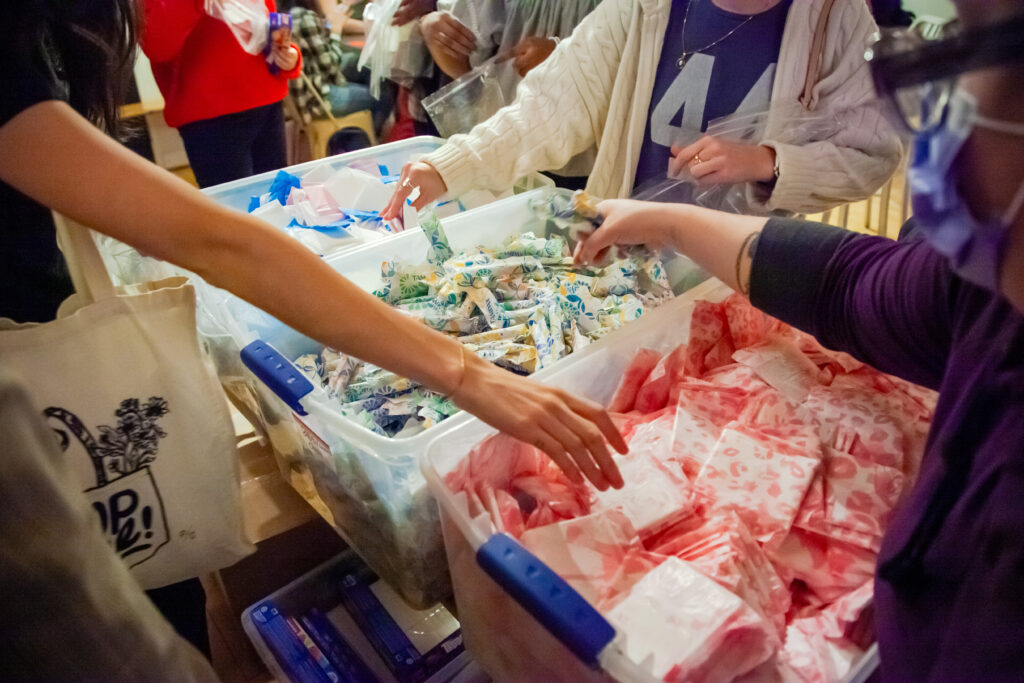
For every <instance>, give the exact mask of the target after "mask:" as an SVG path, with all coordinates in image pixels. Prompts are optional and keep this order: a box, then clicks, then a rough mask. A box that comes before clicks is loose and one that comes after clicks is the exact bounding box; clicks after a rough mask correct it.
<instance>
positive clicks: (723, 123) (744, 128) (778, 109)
mask: <svg viewBox="0 0 1024 683" xmlns="http://www.w3.org/2000/svg"><path fill="white" fill-rule="evenodd" d="M769 119H771V120H776V121H785V122H786V125H785V126H783V127H781V128H779V129H778V130H776V131H773V132H772V135H771V139H772V141H773V142H777V143H779V144H808V143H811V142H820V141H822V140H828V139H830V138H832V137H833V136H835V134H836V133H837V132H838V131H839V127H840V121H839V117H838V116H836V114H835V113H834V112H830V111H814V112H809V111H807V110H806V109H804V108H803V107H802V106H800V105H799V104H798V103H795V104H786V105H775V106H773V107H772V108H770V109H767V110H763V111H757V112H746V113H742V114H741V113H737V114H730V115H729V116H722V117H719V118H717V119H713V120H712V121H709V122H708V126H707V129H706V130H705V131H704V135H707V136H710V137H715V138H719V139H721V140H727V141H729V142H742V143H747V144H750V145H756V144H758V143H759V142H760V141H761V140H764V139H765V137H766V135H767V130H768V121H769ZM692 142H694V140H693V139H688V140H678V141H676V144H677V145H688V144H690V143H692ZM680 185H685V186H688V187H682V186H680ZM643 191H656V192H657V193H659V194H661V195H664V194H665V193H672V196H674V197H678V199H672V200H667V199H658V200H654V201H682V202H685V203H688V204H696V205H697V206H704V207H707V208H709V209H717V210H719V211H726V212H728V213H742V214H749V213H756V211H754V210H753V208H752V207H751V206H750V202H749V200H748V198H747V184H746V183H739V184H721V185H713V186H711V187H701V186H699V185H698V184H697V183H696V181H695V180H694V178H693V177H692V176H691V175H690V173H689V172H688V171H685V172H684V173H683V175H681V176H679V177H677V178H668V179H666V180H662V181H652V182H650V183H646V184H645V185H643V186H641V187H640V188H638V192H643Z"/></svg>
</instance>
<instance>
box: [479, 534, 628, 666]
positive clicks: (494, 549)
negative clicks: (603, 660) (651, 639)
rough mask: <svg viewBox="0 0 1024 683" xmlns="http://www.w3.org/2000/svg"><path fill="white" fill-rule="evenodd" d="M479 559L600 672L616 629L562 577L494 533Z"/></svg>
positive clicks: (510, 539) (531, 555) (520, 602)
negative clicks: (601, 663)
mask: <svg viewBox="0 0 1024 683" xmlns="http://www.w3.org/2000/svg"><path fill="white" fill-rule="evenodd" d="M476 560H477V563H478V564H479V565H480V567H481V568H482V569H483V570H484V571H485V572H487V574H488V575H489V576H490V577H491V578H492V579H494V580H495V581H497V582H498V585H499V586H501V587H502V588H504V589H505V591H506V592H507V593H508V594H509V595H511V596H512V597H513V598H514V599H515V600H516V601H517V602H518V603H519V604H520V605H522V606H523V608H525V609H526V611H527V612H529V613H530V614H531V615H532V616H533V618H534V619H536V620H537V621H539V622H540V623H541V624H542V625H543V626H544V627H545V628H546V629H547V630H548V631H550V632H551V634H552V635H554V636H555V637H556V638H557V639H558V640H559V641H561V643H562V644H563V645H565V646H566V647H567V648H569V650H570V651H572V653H573V654H575V655H576V656H577V657H579V658H580V660H581V661H582V662H583V663H584V664H587V665H588V666H590V667H591V668H594V669H597V668H599V667H600V664H599V662H598V655H600V654H601V651H602V650H604V648H605V647H606V646H607V645H608V644H609V643H610V642H612V639H614V638H615V629H614V628H613V627H612V625H611V624H609V623H608V621H607V620H606V619H605V618H604V617H602V616H601V614H600V613H599V612H598V611H597V610H596V609H594V608H593V607H592V606H591V605H590V603H588V602H587V601H586V600H584V599H583V597H582V596H581V595H580V594H579V593H577V592H576V591H575V590H573V588H572V587H571V586H570V585H569V584H568V583H566V582H565V580H564V579H563V578H562V577H560V576H559V575H558V574H556V573H555V572H553V571H552V570H551V569H550V568H549V567H548V566H547V565H546V564H544V563H543V562H542V561H541V560H540V559H538V558H537V556H536V555H534V554H533V553H531V552H530V551H529V550H527V549H526V548H524V547H523V546H522V545H520V544H519V542H518V541H516V540H515V539H514V538H512V537H511V536H509V535H508V534H494V535H493V536H491V537H490V538H489V539H488V540H487V541H486V542H485V543H484V544H483V545H481V546H480V548H479V549H478V550H477V551H476Z"/></svg>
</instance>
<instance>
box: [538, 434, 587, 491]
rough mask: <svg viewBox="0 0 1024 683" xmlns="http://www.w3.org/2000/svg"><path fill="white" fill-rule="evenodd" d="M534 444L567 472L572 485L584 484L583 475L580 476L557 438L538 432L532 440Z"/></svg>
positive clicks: (566, 474)
mask: <svg viewBox="0 0 1024 683" xmlns="http://www.w3.org/2000/svg"><path fill="white" fill-rule="evenodd" d="M532 444H533V445H534V446H536V447H537V448H539V449H541V450H542V451H544V452H545V453H546V454H547V456H548V457H549V458H551V459H552V460H553V461H554V463H555V464H556V465H558V466H559V467H560V468H561V470H562V471H563V472H565V476H567V477H569V480H570V481H571V482H572V483H574V484H582V483H583V475H581V474H580V471H579V469H578V468H577V467H576V464H575V463H574V462H573V459H572V458H571V457H569V454H568V453H566V452H565V449H564V448H563V447H562V444H561V443H559V441H558V440H557V439H555V437H553V436H551V435H550V434H548V433H547V432H545V431H542V430H538V432H537V434H536V435H534V437H533V439H532Z"/></svg>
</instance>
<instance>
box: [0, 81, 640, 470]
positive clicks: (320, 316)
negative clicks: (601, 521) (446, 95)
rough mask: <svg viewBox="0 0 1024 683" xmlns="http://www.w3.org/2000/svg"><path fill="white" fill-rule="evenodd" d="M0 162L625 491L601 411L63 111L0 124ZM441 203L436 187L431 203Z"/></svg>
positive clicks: (54, 106) (41, 196)
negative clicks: (412, 311) (374, 290)
mask: <svg viewBox="0 0 1024 683" xmlns="http://www.w3.org/2000/svg"><path fill="white" fill-rule="evenodd" d="M0 160H2V163H0V180H3V182H5V183H8V184H10V185H11V186H13V187H14V188H16V189H18V190H19V191H22V192H24V193H25V194H27V195H29V196H30V197H33V198H35V199H36V200H37V201H40V202H42V203H44V204H47V205H50V206H53V207H54V208H55V209H57V210H59V211H61V212H62V213H64V214H65V215H67V216H68V217H70V218H72V219H74V220H76V221H78V222H80V223H82V224H84V225H89V226H93V227H94V228H95V229H97V230H99V231H100V232H103V233H104V234H107V235H110V236H111V237H114V238H115V239H118V240H121V241H123V242H125V243H127V244H130V245H132V246H134V247H135V248H136V249H138V250H140V251H143V252H145V253H147V254H150V255H152V256H154V257H156V258H161V259H164V260H166V261H169V262H171V263H174V264H176V265H178V266H181V267H183V268H185V269H187V270H190V271H192V272H194V273H196V274H198V275H199V276H200V277H202V278H203V279H204V280H205V281H206V282H208V283H209V284H211V285H213V286H215V287H220V288H222V289H226V290H228V291H230V292H233V293H234V294H236V295H238V296H240V297H242V298H243V299H245V300H246V301H248V302H250V303H252V304H253V305H255V306H257V307H258V308H261V309H263V310H265V311H267V312H268V313H270V314H271V315H273V316H275V317H276V318H278V319H279V320H280V321H281V322H283V323H285V324H286V325H289V326H291V327H293V328H294V329H296V330H298V331H300V332H302V333H304V334H306V335H308V336H310V337H312V338H314V339H317V340H318V341H320V342H322V343H324V344H325V345H327V346H330V347H331V348H334V349H337V350H339V351H341V352H343V353H346V354H349V355H352V356H356V357H358V358H361V359H363V360H365V361H368V362H370V363H373V364H374V365H377V366H379V367H382V368H386V369H388V370H391V371H392V372H395V373H397V374H399V375H401V376H404V377H409V378H411V379H414V380H416V381H417V382H420V383H422V384H424V385H425V386H427V387H428V388H431V389H434V390H435V391H438V392H440V393H444V394H447V395H449V396H451V397H452V399H453V400H454V401H455V403H456V404H457V405H459V406H460V407H462V408H464V409H465V410H467V411H469V412H471V413H473V414H475V415H477V416H478V417H480V418H481V419H482V420H484V421H485V422H487V423H488V424H490V425H492V426H494V427H496V428H498V429H500V430H502V431H505V432H507V433H509V434H510V435H512V436H514V437H516V438H518V439H521V440H523V441H526V442H528V443H531V444H533V445H535V446H537V447H538V448H541V449H542V450H544V451H545V452H546V453H547V454H548V455H550V456H551V458H552V459H553V460H554V461H555V462H557V463H558V464H559V465H560V466H561V467H563V468H564V469H565V470H566V472H567V473H568V474H569V476H571V477H574V478H576V479H578V478H579V476H580V472H582V473H583V474H584V475H586V476H587V477H588V478H589V479H590V480H591V481H593V483H594V484H595V486H598V487H599V488H607V486H608V485H609V483H610V484H611V485H614V486H621V485H622V479H621V477H620V476H619V473H618V469H617V467H616V466H615V463H614V462H613V461H612V459H611V455H610V453H609V451H608V447H607V445H606V444H605V439H607V440H608V441H609V442H610V443H611V445H612V446H613V447H614V448H616V449H617V450H619V451H620V452H625V451H626V444H625V442H624V441H623V439H622V436H621V435H620V434H619V432H618V431H617V430H616V429H615V427H614V426H613V425H612V422H611V420H610V418H609V417H608V415H607V413H605V411H603V410H602V409H601V408H600V407H599V406H597V405H595V404H593V403H590V402H588V401H584V400H581V399H578V398H575V397H573V396H570V395H568V394H566V393H565V392H563V391H561V390H559V389H554V388H552V387H547V386H544V385H541V384H537V383H535V382H531V381H529V380H526V379H524V378H522V377H519V376H517V375H514V374H513V373H511V372H508V371H506V370H502V369H500V368H498V367H496V366H493V365H491V364H490V363H488V362H487V361H485V360H483V359H482V358H480V357H479V356H477V355H476V354H472V353H466V352H465V347H464V346H463V345H462V344H460V343H459V342H457V341H455V340H453V339H451V338H449V337H446V336H445V335H443V334H441V333H440V332H437V331H435V330H432V329H430V328H428V327H427V326H425V325H423V324H422V323H421V322H420V321H418V320H416V319H414V318H410V317H408V316H406V315H404V314H403V313H401V312H399V311H397V310H395V309H393V308H391V307H390V306H388V305H387V304H385V303H383V302H382V301H380V300H379V299H377V298H376V297H375V296H373V295H372V294H369V293H367V292H364V291H363V290H362V289H360V288H359V287H357V286H356V285H354V284H353V283H352V282H350V281H349V280H347V279H346V278H344V277H342V276H341V275H340V274H338V273H337V272H335V271H334V270H333V269H332V268H331V267H330V266H328V265H327V264H326V263H325V262H324V261H323V260H321V259H320V258H318V257H317V256H316V255H315V254H313V253H312V252H311V251H309V250H308V249H307V248H306V247H304V246H302V245H301V244H299V243H298V242H296V241H295V240H294V239H292V238H291V237H289V236H288V235H286V234H285V233H284V232H281V231H280V230H277V229H276V228H274V227H272V226H271V225H269V224H267V223H265V222H263V221H261V220H259V219H258V218H254V217H252V216H249V215H246V214H241V213H238V212H237V211H234V210H232V209H228V208H227V207H223V206H220V205H218V204H216V203H214V202H213V200H211V199H210V198H209V197H207V196H206V195H204V194H202V193H201V192H199V191H198V190H196V189H195V188H193V187H191V186H189V185H188V184H187V183H185V182H184V181H182V180H180V179H179V178H176V177H175V176H173V175H171V174H170V173H168V172H167V171H164V170H163V169H161V168H159V167H157V166H156V165H154V164H151V163H148V162H147V161H145V160H144V159H142V157H139V156H137V155H135V154H134V153H133V152H131V151H129V150H128V149H127V148H125V147H122V146H120V145H119V144H118V143H117V142H115V141H114V140H113V139H111V138H109V137H107V136H106V135H104V134H103V133H101V132H100V131H99V130H98V129H96V128H95V127H94V126H92V125H90V123H89V122H88V121H87V120H86V119H85V118H83V117H82V116H80V115H79V114H77V113H75V112H74V111H73V110H72V109H71V108H70V107H69V106H68V105H67V104H65V103H62V102H53V101H51V102H43V103H40V104H37V105H35V106H33V107H31V108H30V109H28V110H26V111H23V112H21V113H20V114H18V115H17V116H15V117H14V118H12V119H11V120H10V121H8V122H7V123H5V124H3V126H0ZM40 160H45V163H41V162H40ZM54 168H56V169H59V173H56V174H55V173H54V171H53V169H54ZM428 168H429V167H428ZM443 191H444V188H443V183H442V184H441V187H440V188H439V189H438V188H435V195H437V194H441V193H442V192H443ZM297 292H298V293H301V294H299V295H297V294H296V293H297Z"/></svg>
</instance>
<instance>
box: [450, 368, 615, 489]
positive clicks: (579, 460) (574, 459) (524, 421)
mask: <svg viewBox="0 0 1024 683" xmlns="http://www.w3.org/2000/svg"><path fill="white" fill-rule="evenodd" d="M453 399H454V401H455V403H456V404H457V405H458V406H459V407H460V408H463V409H465V410H466V411H468V412H470V413H473V414H474V415H476V416H477V417H479V418H480V419H481V420H483V421H484V422H486V423H487V424H489V425H491V426H492V427H495V428H497V429H499V430H501V431H502V432H505V433H506V434H508V435H510V436H513V437H515V438H517V439H519V440H520V441H523V442H525V443H528V444H531V445H533V446H536V447H537V448H539V449H541V450H542V451H544V452H545V453H547V454H548V456H549V457H550V458H551V459H552V460H554V461H555V464H557V465H558V466H559V467H561V468H562V470H563V471H564V472H565V473H566V475H567V476H568V477H569V479H570V480H572V481H574V482H576V483H582V481H583V477H584V476H585V477H586V478H587V479H589V480H590V481H591V483H593V484H594V486H596V487H597V488H598V489H600V490H602V491H604V490H606V489H607V488H608V487H609V486H612V487H615V488H622V486H623V480H622V475H621V474H620V472H619V468H618V466H617V465H616V464H615V461H614V460H613V459H612V455H611V453H610V451H609V449H608V444H611V446H612V447H613V448H614V449H615V450H617V451H618V452H619V453H625V452H626V451H627V450H628V447H627V445H626V442H625V440H624V439H623V438H622V435H621V434H620V433H619V430H618V429H616V427H615V425H614V424H613V423H612V420H611V418H610V417H609V416H608V413H607V412H606V411H605V410H604V409H603V408H601V406H599V405H598V404H596V403H594V402H592V401H588V400H586V399H582V398H577V397H576V396H573V395H572V394H570V393H568V392H566V391H563V390H562V389H557V388H555V387H550V386H546V385H544V384H539V383H537V382H534V381H532V380H529V379H526V378H523V377H520V376H519V375H515V374H513V373H511V372H508V371H507V370H503V369H501V368H499V367H497V366H496V365H491V364H490V363H487V362H486V361H480V362H479V363H478V362H473V363H471V364H469V365H467V366H466V375H465V377H464V380H463V383H462V386H461V387H460V388H459V390H458V391H457V392H456V393H455V396H454V397H453ZM606 440H607V443H606ZM581 473H582V474H581Z"/></svg>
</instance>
